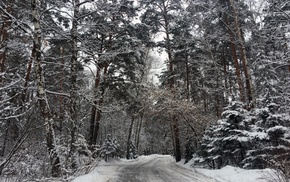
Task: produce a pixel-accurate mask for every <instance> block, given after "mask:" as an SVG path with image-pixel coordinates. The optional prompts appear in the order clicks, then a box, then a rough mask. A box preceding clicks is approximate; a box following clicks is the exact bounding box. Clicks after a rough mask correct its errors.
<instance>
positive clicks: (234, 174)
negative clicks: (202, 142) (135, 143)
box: [73, 155, 271, 182]
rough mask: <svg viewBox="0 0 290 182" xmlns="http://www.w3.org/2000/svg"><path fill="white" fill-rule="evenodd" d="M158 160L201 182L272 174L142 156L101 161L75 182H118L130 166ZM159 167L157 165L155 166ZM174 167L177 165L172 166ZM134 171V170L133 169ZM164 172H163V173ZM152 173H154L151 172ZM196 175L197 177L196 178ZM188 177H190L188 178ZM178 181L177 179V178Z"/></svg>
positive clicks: (251, 180)
mask: <svg viewBox="0 0 290 182" xmlns="http://www.w3.org/2000/svg"><path fill="white" fill-rule="evenodd" d="M157 158H158V160H159V161H158V165H161V164H160V163H162V164H163V162H162V161H161V162H160V160H166V161H169V160H170V165H168V163H164V168H166V167H169V166H170V167H171V168H172V167H173V168H174V170H176V167H178V168H179V170H180V168H184V170H185V171H187V172H186V173H191V175H193V176H194V177H197V175H200V176H198V178H201V181H207V180H205V179H206V178H203V177H202V176H208V177H209V178H208V181H218V182H266V181H267V180H266V179H265V178H266V177H267V176H269V174H271V171H270V170H269V169H265V170H245V169H240V168H235V167H231V166H226V167H224V168H222V169H219V170H209V169H202V168H193V167H191V163H190V162H189V163H187V164H185V165H184V164H183V161H181V162H179V163H177V164H176V163H174V162H173V161H174V160H173V158H172V157H171V156H161V155H150V156H140V157H138V158H137V159H135V160H125V159H117V160H116V159H114V160H111V161H109V162H104V161H100V162H99V164H98V166H97V167H96V168H95V169H94V170H93V171H91V172H90V173H89V174H86V175H84V176H80V177H77V178H76V179H74V180H73V182H96V181H97V182H113V181H118V180H117V179H119V177H120V175H121V174H120V172H121V171H122V170H123V171H124V169H125V168H126V166H127V167H129V166H131V167H132V166H133V167H134V166H138V165H139V167H140V166H142V165H140V164H144V166H145V165H147V164H148V162H150V161H155V162H156V159H157ZM171 161H172V162H171ZM155 165H157V163H156V164H155ZM172 165H175V167H174V166H172ZM131 169H132V168H131ZM158 169H160V166H158ZM162 172H163V171H162ZM151 173H152V171H151ZM181 174H183V173H179V174H177V173H176V174H173V175H179V176H180V175H181ZM195 175H196V176H195ZM186 177H189V175H188V176H186ZM176 179H177V177H176Z"/></svg>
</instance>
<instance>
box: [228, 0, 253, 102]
mask: <svg viewBox="0 0 290 182" xmlns="http://www.w3.org/2000/svg"><path fill="white" fill-rule="evenodd" d="M230 4H231V6H232V9H233V17H234V23H235V28H236V36H237V38H238V41H239V45H240V51H241V57H242V64H243V71H244V75H245V79H246V90H247V97H248V103H249V104H253V103H252V101H254V97H253V91H252V80H251V71H250V69H248V60H247V54H246V48H245V44H244V40H243V37H242V34H241V30H240V26H239V22H238V14H237V10H236V8H235V5H234V0H230Z"/></svg>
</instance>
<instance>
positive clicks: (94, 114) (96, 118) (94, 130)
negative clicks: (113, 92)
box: [89, 35, 112, 150]
mask: <svg viewBox="0 0 290 182" xmlns="http://www.w3.org/2000/svg"><path fill="white" fill-rule="evenodd" d="M104 39H105V36H104V35H101V46H100V53H102V52H103V49H104ZM111 39H112V36H109V43H110V44H111ZM109 48H110V46H109ZM99 56H100V55H99ZM95 63H96V65H97V66H96V67H97V68H96V69H97V71H96V77H95V85H94V99H95V100H94V105H93V106H92V110H91V119H90V132H89V145H90V146H91V147H92V150H93V148H94V147H93V146H94V145H96V143H97V138H98V132H99V128H100V120H101V114H102V113H101V110H100V108H97V105H98V106H99V107H101V102H103V100H102V101H101V100H99V103H98V101H97V97H98V90H99V85H100V81H101V74H100V72H101V70H102V69H104V75H103V77H104V80H105V74H107V67H108V64H105V68H104V66H103V65H102V64H100V63H98V62H97V61H95ZM103 94H104V93H101V97H103Z"/></svg>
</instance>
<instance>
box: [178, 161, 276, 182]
mask: <svg viewBox="0 0 290 182" xmlns="http://www.w3.org/2000/svg"><path fill="white" fill-rule="evenodd" d="M191 164H192V163H191V161H189V162H188V163H187V164H184V160H183V161H181V162H179V163H177V165H179V166H181V167H185V168H188V169H191V170H193V171H196V172H197V173H200V174H203V175H205V176H209V177H211V178H214V179H216V180H218V181H220V182H267V181H268V180H266V179H265V178H267V176H269V175H271V173H272V172H271V170H270V169H263V170H258V169H255V170H246V169H241V168H238V167H232V166H225V167H223V168H222V169H216V170H211V169H204V168H193V167H191Z"/></svg>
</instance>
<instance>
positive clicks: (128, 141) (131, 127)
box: [126, 116, 135, 159]
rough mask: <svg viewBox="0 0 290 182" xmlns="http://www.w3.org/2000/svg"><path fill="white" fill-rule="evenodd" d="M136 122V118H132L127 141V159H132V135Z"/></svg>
mask: <svg viewBox="0 0 290 182" xmlns="http://www.w3.org/2000/svg"><path fill="white" fill-rule="evenodd" d="M134 120H135V117H134V116H132V119H131V123H130V127H129V134H128V139H127V152H126V158H127V159H130V144H131V135H132V130H133V124H134Z"/></svg>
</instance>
